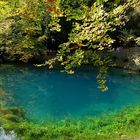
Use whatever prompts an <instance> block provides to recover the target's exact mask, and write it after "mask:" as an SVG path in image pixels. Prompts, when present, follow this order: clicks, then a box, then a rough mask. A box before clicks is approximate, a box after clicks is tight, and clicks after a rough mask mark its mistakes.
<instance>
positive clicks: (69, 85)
mask: <svg viewBox="0 0 140 140" xmlns="http://www.w3.org/2000/svg"><path fill="white" fill-rule="evenodd" d="M96 75H97V72H96V70H94V69H87V68H83V69H82V70H78V71H77V72H76V74H74V75H69V74H66V73H61V72H59V71H57V70H51V71H50V70H47V69H46V68H37V67H33V66H18V65H0V87H1V88H2V89H3V91H5V93H6V94H8V96H10V100H9V101H8V105H9V106H15V107H22V108H24V109H25V111H26V115H27V117H29V118H30V119H32V120H36V121H43V120H47V119H50V118H51V119H64V118H68V117H71V118H79V117H87V116H95V115H100V114H104V113H105V114H107V113H112V112H115V111H118V110H121V109H122V108H124V107H127V106H129V105H136V104H140V75H139V74H129V73H127V72H126V71H123V70H119V69H114V70H111V71H110V72H109V73H108V77H107V80H108V82H107V85H108V87H109V90H108V91H107V92H101V91H100V90H99V89H98V88H97V87H98V84H97V82H96Z"/></svg>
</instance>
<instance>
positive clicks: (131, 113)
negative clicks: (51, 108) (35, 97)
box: [0, 105, 140, 140]
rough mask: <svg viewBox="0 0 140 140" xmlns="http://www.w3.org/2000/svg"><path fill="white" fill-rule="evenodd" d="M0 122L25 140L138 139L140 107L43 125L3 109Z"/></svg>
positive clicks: (18, 113) (19, 113) (17, 112)
mask: <svg viewBox="0 0 140 140" xmlns="http://www.w3.org/2000/svg"><path fill="white" fill-rule="evenodd" d="M15 112H16V114H15ZM13 113H14V114H13ZM22 115H23V114H22ZM0 123H1V127H3V128H4V130H6V131H7V132H10V131H14V132H15V133H16V134H17V136H18V137H19V138H21V139H22V140H27V139H28V140H34V139H37V140H54V139H55V140H60V139H61V140H94V139H96V140H135V138H137V137H139V135H140V105H137V106H132V107H128V108H125V109H123V110H122V111H120V112H118V113H116V114H108V115H102V116H101V117H100V118H97V117H93V118H92V117H90V118H85V119H84V121H83V120H76V121H75V120H69V119H66V120H62V121H59V122H50V123H42V124H36V123H34V122H30V121H29V120H26V119H24V118H23V117H22V116H21V112H20V111H19V109H17V110H16V109H3V113H2V114H1V115H0Z"/></svg>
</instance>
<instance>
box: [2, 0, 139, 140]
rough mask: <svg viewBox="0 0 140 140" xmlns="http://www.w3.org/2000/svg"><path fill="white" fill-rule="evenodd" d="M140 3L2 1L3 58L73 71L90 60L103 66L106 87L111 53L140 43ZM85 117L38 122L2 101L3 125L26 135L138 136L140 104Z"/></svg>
mask: <svg viewBox="0 0 140 140" xmlns="http://www.w3.org/2000/svg"><path fill="white" fill-rule="evenodd" d="M139 7H140V1H139V0H14V1H12V0H0V61H2V62H7V61H8V62H9V61H12V62H24V63H27V62H28V63H29V62H31V63H33V64H37V66H46V65H47V66H48V67H49V68H53V67H54V66H55V65H57V66H58V65H59V66H61V67H62V69H63V70H64V71H66V72H68V73H71V74H72V73H74V71H75V68H79V67H81V66H82V65H88V64H90V65H93V66H95V67H98V68H99V75H98V76H97V81H98V83H99V88H101V89H102V90H103V91H105V90H107V87H106V74H107V69H108V66H113V65H114V64H113V63H112V61H111V59H110V57H109V56H110V55H109V54H110V52H112V51H114V50H117V48H120V47H121V48H128V47H139V46H140V24H139V23H140V10H139ZM3 95H4V94H3V93H2V91H0V100H1V98H2V96H3ZM2 100H3V99H2ZM85 120H86V121H84V122H83V121H82V120H78V121H73V120H69V119H68V120H64V121H62V122H59V123H57V122H56V123H55V122H52V123H51V122H50V123H49V124H48V123H46V124H45V125H42V124H34V123H33V122H30V120H28V119H27V118H26V117H25V112H24V111H23V110H22V109H17V108H5V106H4V105H3V103H1V104H0V126H2V127H3V128H4V129H5V130H7V131H11V130H14V131H15V132H16V133H17V134H18V136H20V137H21V138H22V139H23V140H34V139H35V140H93V139H96V140H117V139H120V138H121V137H122V139H126V138H129V136H131V137H133V136H134V137H135V136H138V135H139V133H140V106H135V107H132V108H131V107H130V108H127V109H124V110H123V111H122V112H120V113H117V114H111V115H110V116H105V115H103V116H102V117H101V118H86V119H85Z"/></svg>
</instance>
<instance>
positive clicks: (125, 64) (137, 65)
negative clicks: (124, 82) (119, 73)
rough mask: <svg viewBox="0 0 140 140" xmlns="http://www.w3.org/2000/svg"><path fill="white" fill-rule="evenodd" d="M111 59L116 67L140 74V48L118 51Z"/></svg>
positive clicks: (113, 53)
mask: <svg viewBox="0 0 140 140" xmlns="http://www.w3.org/2000/svg"><path fill="white" fill-rule="evenodd" d="M111 57H112V60H113V62H114V63H115V64H116V67H120V68H123V69H128V70H133V71H139V72H140V47H133V48H127V49H118V50H116V51H114V52H112V54H111Z"/></svg>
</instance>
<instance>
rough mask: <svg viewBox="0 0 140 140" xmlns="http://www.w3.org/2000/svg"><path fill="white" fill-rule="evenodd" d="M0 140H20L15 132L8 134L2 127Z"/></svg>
mask: <svg viewBox="0 0 140 140" xmlns="http://www.w3.org/2000/svg"><path fill="white" fill-rule="evenodd" d="M0 140H19V139H18V138H17V136H16V134H15V133H14V132H13V131H11V132H9V133H7V134H6V132H5V131H4V129H3V128H2V127H0Z"/></svg>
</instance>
